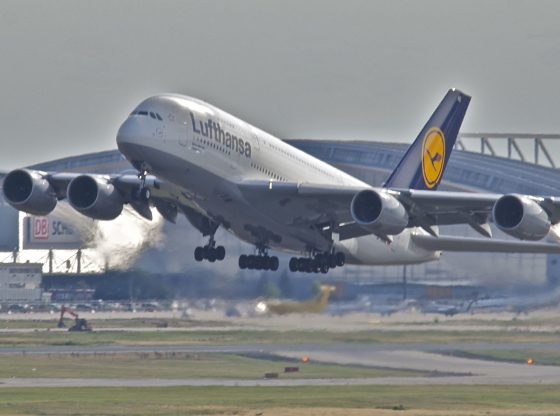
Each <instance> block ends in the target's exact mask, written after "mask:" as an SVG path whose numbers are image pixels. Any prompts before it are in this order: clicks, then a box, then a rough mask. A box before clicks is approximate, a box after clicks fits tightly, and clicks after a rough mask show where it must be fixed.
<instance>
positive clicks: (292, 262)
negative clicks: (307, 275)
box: [288, 257, 298, 272]
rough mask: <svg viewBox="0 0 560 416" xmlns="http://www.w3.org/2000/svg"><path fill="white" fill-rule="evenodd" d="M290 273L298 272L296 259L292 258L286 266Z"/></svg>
mask: <svg viewBox="0 0 560 416" xmlns="http://www.w3.org/2000/svg"><path fill="white" fill-rule="evenodd" d="M288 266H289V268H290V271H291V272H297V271H298V259H297V257H292V258H291V259H290V263H289V264H288Z"/></svg>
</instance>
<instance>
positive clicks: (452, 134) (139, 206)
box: [3, 90, 560, 273]
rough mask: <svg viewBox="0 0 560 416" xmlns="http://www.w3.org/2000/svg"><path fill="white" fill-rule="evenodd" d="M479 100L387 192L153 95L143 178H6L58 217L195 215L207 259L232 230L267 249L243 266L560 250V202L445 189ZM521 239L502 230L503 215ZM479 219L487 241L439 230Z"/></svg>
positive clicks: (136, 125)
mask: <svg viewBox="0 0 560 416" xmlns="http://www.w3.org/2000/svg"><path fill="white" fill-rule="evenodd" d="M469 102H470V97H469V96H468V95H465V94H463V93H462V92H460V91H458V90H450V91H448V93H447V94H446V96H445V97H444V99H443V100H442V102H441V103H440V105H439V106H438V107H437V108H436V110H435V112H434V113H433V114H432V116H431V117H430V119H429V120H428V122H427V123H426V125H425V126H424V127H423V129H422V130H421V131H420V134H419V135H418V137H417V138H416V140H415V141H414V142H413V144H412V145H411V146H410V148H409V149H408V151H407V152H406V153H405V155H404V157H403V158H402V160H401V161H400V163H399V164H398V165H397V167H396V168H395V170H394V171H393V172H392V174H391V175H390V177H389V178H388V180H387V181H386V183H385V184H384V187H382V188H375V187H372V186H369V185H368V184H366V183H364V182H362V181H360V180H358V179H356V178H354V177H352V176H350V175H348V174H346V173H344V172H342V171H340V170H338V169H336V168H334V167H333V166H331V165H329V164H326V163H324V162H322V161H320V160H318V159H316V158H314V157H312V156H310V155H308V154H306V153H304V152H302V151H300V150H298V149H296V148H294V147H292V146H290V145H288V144H286V143H285V142H283V141H282V140H280V139H278V138H276V137H274V136H272V135H270V134H268V133H265V132H264V131H262V130H259V129H257V128H256V127H253V126H251V125H249V124H247V123H245V122H244V121H242V120H240V119H238V118H236V117H234V116H232V115H230V114H228V113H226V112H224V111H222V110H219V109H218V108H216V107H214V106H212V105H210V104H207V103H205V102H203V101H200V100H197V99H195V98H191V97H187V96H183V95H177V94H161V95H157V96H154V97H151V98H148V99H146V100H145V101H143V102H142V103H140V105H138V107H137V108H136V109H134V111H133V112H132V113H131V114H130V116H129V117H128V118H127V120H126V121H125V122H124V123H123V124H122V126H121V127H120V129H119V131H118V134H117V145H118V148H119V150H120V151H121V153H122V154H123V155H124V156H125V157H126V158H127V159H128V160H129V161H130V162H131V163H132V164H133V165H134V166H135V167H136V168H137V169H138V175H135V174H117V175H93V174H79V173H64V172H40V171H33V170H28V169H17V170H14V171H12V172H10V173H9V174H8V175H7V176H6V178H5V180H4V184H3V190H4V195H5V197H6V200H7V201H8V202H9V203H10V204H11V205H12V206H13V207H15V208H16V209H19V210H22V211H25V212H28V213H31V214H35V215H47V214H48V213H49V212H51V211H52V210H53V209H54V207H55V206H56V204H57V201H58V200H61V199H67V200H68V202H69V204H70V205H71V206H72V207H73V208H74V209H76V210H77V211H78V212H80V213H82V214H83V215H86V216H88V217H90V218H94V219H97V220H111V219H114V218H116V217H117V216H118V215H120V213H121V211H122V209H123V205H124V204H130V205H131V206H132V207H133V208H134V209H135V210H136V211H137V212H138V213H139V214H140V215H142V216H143V217H145V218H146V219H152V211H151V207H152V206H153V207H155V208H156V209H157V210H158V211H159V213H160V214H161V215H162V216H163V217H164V218H165V219H166V220H168V221H170V222H175V220H176V218H177V215H178V213H179V212H182V213H183V214H184V215H185V216H186V218H187V219H188V220H189V221H190V222H191V224H193V226H194V227H195V228H196V229H197V230H199V231H200V232H201V234H202V235H203V236H205V237H208V242H207V243H206V244H205V245H204V246H201V247H197V248H196V249H195V250H194V257H195V260H196V261H203V260H207V261H209V262H215V261H220V260H223V259H224V257H225V255H226V253H225V248H224V247H223V246H220V245H217V242H216V240H215V237H214V236H215V232H216V230H217V229H218V227H223V228H224V229H226V230H228V231H230V232H231V233H233V234H235V235H236V236H237V237H239V238H240V239H242V240H244V241H246V242H249V243H250V244H252V245H254V247H255V253H254V254H249V255H245V254H243V255H241V256H240V257H239V259H238V263H239V267H240V268H241V269H257V270H277V269H278V268H279V259H278V257H276V256H269V250H280V251H285V252H290V253H293V254H294V256H293V257H292V258H291V259H290V261H289V268H290V270H291V271H299V272H315V273H317V272H322V273H327V272H328V270H329V269H332V268H335V267H340V266H343V265H344V264H346V263H350V264H359V265H376V264H414V263H420V262H427V261H432V260H437V259H438V258H439V257H440V255H441V251H442V250H453V251H475V252H477V251H478V252H480V251H482V252H488V251H494V252H531V253H534V252H543V253H558V252H560V245H559V244H552V243H548V242H541V241H538V240H542V239H544V238H545V237H546V236H547V235H548V234H549V232H550V229H551V225H553V224H556V223H558V222H559V221H560V199H558V198H556V197H535V196H530V195H516V194H515V195H514V194H510V195H498V194H475V193H467V192H442V191H437V192H434V191H436V189H437V188H438V185H439V184H440V182H441V179H442V175H443V173H444V171H445V167H446V166H447V161H448V159H449V156H450V153H451V150H452V148H453V146H454V144H455V141H456V138H457V134H458V131H459V128H460V125H461V123H462V120H463V118H464V115H465V113H466V110H467V107H468V105H469ZM490 221H494V222H495V224H496V225H497V227H498V228H500V229H501V230H503V231H504V232H506V233H508V234H510V235H511V236H513V237H515V238H517V239H520V240H532V241H530V242H526V241H515V240H496V239H492V238H491V232H490V227H489V222H490ZM446 224H468V225H470V226H471V227H472V228H473V229H474V230H476V231H477V232H478V233H480V234H481V235H482V236H483V237H484V238H458V237H450V236H443V235H440V234H439V229H438V226H439V225H446Z"/></svg>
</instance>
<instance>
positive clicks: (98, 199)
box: [66, 175, 124, 220]
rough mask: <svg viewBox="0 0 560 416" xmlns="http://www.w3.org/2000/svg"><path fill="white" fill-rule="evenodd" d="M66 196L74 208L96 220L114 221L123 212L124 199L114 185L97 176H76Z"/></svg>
mask: <svg viewBox="0 0 560 416" xmlns="http://www.w3.org/2000/svg"><path fill="white" fill-rule="evenodd" d="M66 195H67V197H68V202H69V203H70V205H71V206H72V208H74V209H75V210H76V211H78V212H80V213H82V214H84V215H86V216H88V217H90V218H94V219H96V220H113V219H115V218H117V217H118V216H119V215H120V214H121V212H122V210H123V205H124V202H123V199H122V197H121V195H120V194H119V192H118V191H117V190H116V189H115V187H114V186H113V184H111V183H109V182H108V181H107V180H105V179H102V178H98V177H95V176H90V175H80V176H76V177H75V178H74V179H72V181H71V182H70V184H69V185H68V190H67V192H66Z"/></svg>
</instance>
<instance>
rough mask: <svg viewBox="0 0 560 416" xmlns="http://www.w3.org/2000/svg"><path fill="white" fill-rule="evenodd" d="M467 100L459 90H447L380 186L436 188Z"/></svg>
mask: <svg viewBox="0 0 560 416" xmlns="http://www.w3.org/2000/svg"><path fill="white" fill-rule="evenodd" d="M470 101H471V97H470V96H468V95H466V94H463V93H462V92H461V91H459V90H456V89H451V90H449V91H448V92H447V94H446V95H445V97H444V98H443V100H442V101H441V103H440V104H439V106H438V107H437V108H436V110H435V111H434V113H433V114H432V116H431V117H430V119H429V120H428V122H427V123H426V125H425V126H424V128H423V129H422V131H420V134H419V135H418V137H417V138H416V140H415V141H414V143H412V145H411V146H410V147H409V148H408V150H407V151H406V153H405V155H404V156H403V158H402V159H401V161H400V162H399V164H398V165H397V167H396V168H395V170H394V171H393V173H391V176H389V179H387V181H386V182H385V184H384V185H383V186H384V187H386V188H402V189H405V188H409V189H425V190H436V189H437V187H438V185H439V183H440V181H441V178H442V176H443V172H444V171H445V168H446V167H447V161H448V160H449V156H450V155H451V150H452V149H453V146H454V145H455V141H456V140H457V135H458V134H459V128H460V127H461V123H462V122H463V118H464V117H465V113H466V111H467V107H468V106H469V102H470Z"/></svg>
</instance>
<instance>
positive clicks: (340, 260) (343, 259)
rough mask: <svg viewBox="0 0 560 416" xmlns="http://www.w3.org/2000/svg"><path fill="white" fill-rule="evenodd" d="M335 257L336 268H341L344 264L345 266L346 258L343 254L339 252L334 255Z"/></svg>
mask: <svg viewBox="0 0 560 416" xmlns="http://www.w3.org/2000/svg"><path fill="white" fill-rule="evenodd" d="M335 256H336V265H337V266H338V267H342V266H344V264H346V256H345V255H344V253H341V252H340V251H339V252H338V253H336V254H335Z"/></svg>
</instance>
